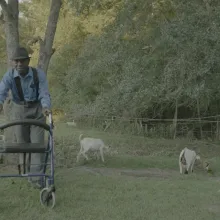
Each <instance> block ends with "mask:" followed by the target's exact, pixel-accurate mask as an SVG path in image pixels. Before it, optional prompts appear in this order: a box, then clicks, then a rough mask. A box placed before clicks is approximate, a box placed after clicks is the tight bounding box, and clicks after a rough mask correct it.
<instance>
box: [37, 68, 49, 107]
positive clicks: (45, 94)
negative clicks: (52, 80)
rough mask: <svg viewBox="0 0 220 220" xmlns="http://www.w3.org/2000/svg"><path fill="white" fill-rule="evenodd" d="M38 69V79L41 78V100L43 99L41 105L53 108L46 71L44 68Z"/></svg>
mask: <svg viewBox="0 0 220 220" xmlns="http://www.w3.org/2000/svg"><path fill="white" fill-rule="evenodd" d="M37 71H38V79H39V91H38V92H39V100H40V101H41V105H42V107H43V108H49V109H50V108H51V99H50V93H49V88H48V81H47V77H46V73H44V72H43V71H42V70H39V69H38V70H37Z"/></svg>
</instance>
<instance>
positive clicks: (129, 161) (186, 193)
mask: <svg viewBox="0 0 220 220" xmlns="http://www.w3.org/2000/svg"><path fill="white" fill-rule="evenodd" d="M80 133H84V134H85V135H86V136H87V135H88V136H91V137H100V138H102V139H103V140H104V141H105V142H106V144H110V145H111V148H112V149H111V152H112V153H111V154H109V155H106V157H105V159H106V161H105V163H104V164H103V163H101V162H99V161H95V160H93V159H91V160H90V161H89V162H85V161H83V159H82V161H81V162H80V164H76V163H75V159H76V154H77V152H78V150H79V143H78V136H79V134H80ZM55 141H56V155H57V156H56V163H57V168H56V177H55V181H56V188H57V191H56V206H55V208H54V209H53V210H49V209H46V208H44V207H42V206H41V204H40V201H39V191H38V190H35V189H32V188H31V187H30V186H29V185H28V183H27V181H26V180H25V179H15V178H14V179H13V180H14V184H12V181H11V179H1V181H0V189H1V193H0V195H1V201H0V210H1V214H0V220H1V219H2V220H4V219H16V220H26V219H27V220H30V219H33V220H38V219H39V220H44V219H45V220H50V219H51V220H52V219H53V220H56V219H57V220H58V219H59V220H60V219H79V220H84V219H86V220H87V219H88V220H90V219H91V220H93V219H94V220H103V219H105V220H108V219H109V220H110V219H111V220H112V219H114V220H117V219H118V220H119V219H120V220H121V219H126V220H135V219H137V220H141V219H144V220H146V219H149V220H151V219H152V220H154V219H157V220H158V219H161V220H172V219H173V220H177V219H178V220H182V219H184V220H185V219H187V220H197V219H198V220H203V219H206V220H207V219H212V220H215V219H219V217H220V193H218V190H219V189H220V184H219V176H220V173H219V171H218V169H219V167H220V162H219V161H220V158H219V157H218V154H219V152H220V150H219V147H218V144H217V143H208V142H202V141H200V142H196V141H195V142H189V141H186V140H163V139H157V140H155V139H147V138H143V137H138V136H131V135H116V134H110V133H105V132H100V131H98V130H88V129H87V130H85V129H76V128H68V127H67V126H66V125H64V124H61V125H59V126H58V128H57V130H55ZM185 146H188V147H189V148H193V149H196V151H198V152H199V153H200V154H201V155H202V156H203V157H204V158H205V159H207V160H209V161H210V162H211V166H212V168H213V170H214V171H215V176H214V177H212V176H209V175H208V174H207V173H205V172H204V171H203V170H202V169H201V167H200V164H199V163H197V164H196V169H195V173H194V174H190V175H179V173H178V170H179V167H178V154H179V152H180V149H182V148H183V147H185ZM83 165H85V166H86V167H88V168H89V169H93V168H100V167H101V168H109V169H111V168H114V169H115V168H123V169H134V170H146V169H149V168H160V169H161V170H166V171H167V172H170V173H171V175H170V176H166V178H164V177H165V176H163V175H162V174H159V176H157V177H156V176H150V175H148V176H145V177H142V178H137V177H134V176H127V175H117V174H116V173H113V174H111V175H110V176H107V175H100V174H97V175H94V174H93V173H90V172H86V171H85V170H83V169H82V167H81V166H83ZM68 167H69V168H68ZM105 172H106V174H107V170H106V171H105V170H104V171H103V174H105ZM134 172H135V171H134ZM152 172H154V171H152Z"/></svg>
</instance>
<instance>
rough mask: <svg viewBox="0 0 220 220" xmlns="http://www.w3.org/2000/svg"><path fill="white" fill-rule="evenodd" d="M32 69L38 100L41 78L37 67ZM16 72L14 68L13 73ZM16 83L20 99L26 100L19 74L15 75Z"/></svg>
mask: <svg viewBox="0 0 220 220" xmlns="http://www.w3.org/2000/svg"><path fill="white" fill-rule="evenodd" d="M31 69H32V71H33V80H34V85H35V88H36V101H37V100H38V95H39V94H38V91H39V79H38V73H37V69H36V68H33V67H31ZM13 74H14V69H12V75H13ZM15 85H16V87H17V91H18V96H19V98H20V101H24V94H23V90H22V87H21V79H20V77H19V76H17V77H15Z"/></svg>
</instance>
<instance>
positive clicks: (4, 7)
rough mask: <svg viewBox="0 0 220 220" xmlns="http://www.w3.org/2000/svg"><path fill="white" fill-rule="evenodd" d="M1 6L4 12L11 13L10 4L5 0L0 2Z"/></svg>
mask: <svg viewBox="0 0 220 220" xmlns="http://www.w3.org/2000/svg"><path fill="white" fill-rule="evenodd" d="M0 6H1V7H2V10H3V12H5V13H9V11H8V4H7V2H6V1H5V0H0Z"/></svg>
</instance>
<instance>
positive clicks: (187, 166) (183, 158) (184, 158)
mask: <svg viewBox="0 0 220 220" xmlns="http://www.w3.org/2000/svg"><path fill="white" fill-rule="evenodd" d="M196 160H200V156H199V155H197V154H196V152H195V151H193V150H189V149H188V148H187V147H185V148H184V149H183V150H182V151H181V153H180V156H179V167H180V174H182V173H183V169H184V170H185V171H184V174H188V172H189V170H191V172H193V167H194V164H195V161H196Z"/></svg>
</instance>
